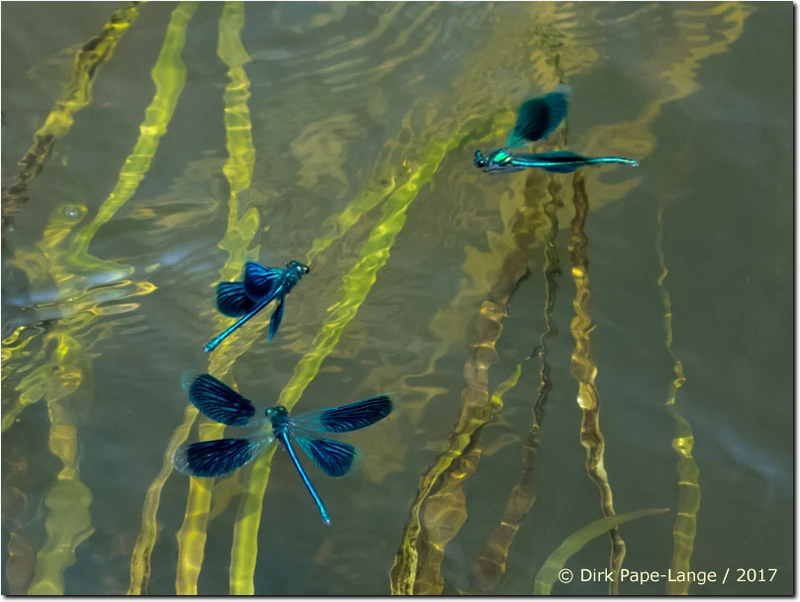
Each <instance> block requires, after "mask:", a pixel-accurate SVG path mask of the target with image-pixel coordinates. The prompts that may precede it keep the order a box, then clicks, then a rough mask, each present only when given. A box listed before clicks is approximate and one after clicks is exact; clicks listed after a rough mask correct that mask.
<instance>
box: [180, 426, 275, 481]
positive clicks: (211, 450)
mask: <svg viewBox="0 0 800 602" xmlns="http://www.w3.org/2000/svg"><path fill="white" fill-rule="evenodd" d="M273 441H274V437H273V436H272V434H269V435H266V436H262V437H261V438H259V439H215V440H214V441H201V442H199V443H192V444H190V445H187V444H184V445H181V446H180V447H179V448H178V450H177V451H176V452H175V455H174V456H173V457H172V463H173V466H175V469H176V470H177V471H178V472H182V473H183V474H186V475H190V476H195V477H218V476H220V475H223V474H226V473H229V472H233V471H234V470H236V469H237V468H241V467H242V466H244V465H245V464H247V463H248V462H250V461H251V460H253V459H254V458H255V457H256V456H258V454H260V453H261V452H262V451H264V449H266V447H267V446H268V445H269V444H270V443H272V442H273Z"/></svg>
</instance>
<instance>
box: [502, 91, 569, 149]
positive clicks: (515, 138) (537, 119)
mask: <svg viewBox="0 0 800 602" xmlns="http://www.w3.org/2000/svg"><path fill="white" fill-rule="evenodd" d="M570 96H571V89H570V87H569V86H566V85H561V86H559V87H558V88H556V89H555V90H554V91H553V92H549V93H548V94H545V95H543V96H538V97H536V98H531V99H530V100H527V101H525V102H524V103H522V106H521V107H520V108H519V112H518V113H517V123H516V125H514V129H513V130H511V133H510V134H509V136H508V140H507V141H506V148H509V149H512V148H517V147H520V146H523V145H525V144H528V143H530V142H536V141H537V140H542V139H543V138H547V137H548V136H549V135H550V134H552V133H553V132H554V131H555V129H556V128H557V127H558V124H560V123H561V122H562V121H563V119H564V118H565V117H566V116H567V108H568V107H569V99H570Z"/></svg>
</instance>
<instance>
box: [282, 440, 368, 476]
mask: <svg viewBox="0 0 800 602" xmlns="http://www.w3.org/2000/svg"><path fill="white" fill-rule="evenodd" d="M289 432H290V433H291V435H292V438H293V439H294V440H295V441H297V444H298V445H299V446H300V449H302V450H303V452H305V454H306V455H307V456H308V457H309V458H311V459H312V460H313V461H314V464H316V465H317V466H318V467H319V469H320V470H321V471H322V472H324V473H325V474H326V475H328V476H329V477H343V476H344V475H346V474H347V473H349V472H352V471H353V470H354V469H355V467H356V466H357V465H358V458H359V457H360V454H359V453H358V450H357V449H356V448H355V447H353V446H352V445H350V444H349V443H342V442H341V441H333V440H331V439H311V438H307V437H303V436H301V435H299V434H297V433H295V432H294V431H291V430H290V431H289Z"/></svg>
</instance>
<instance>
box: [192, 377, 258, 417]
mask: <svg viewBox="0 0 800 602" xmlns="http://www.w3.org/2000/svg"><path fill="white" fill-rule="evenodd" d="M182 384H183V388H184V390H185V391H186V393H188V395H189V400H190V401H191V402H192V403H193V404H194V405H195V407H196V408H197V409H198V410H200V412H202V414H203V415H204V416H207V417H208V418H211V420H214V421H216V422H221V423H222V424H227V425H228V426H254V425H256V424H260V423H262V422H263V421H264V418H263V417H256V408H255V406H253V403H252V402H251V401H250V400H249V399H246V398H244V397H242V396H241V395H239V394H238V393H237V392H236V391H234V390H233V389H231V388H230V387H229V386H228V385H226V384H224V383H222V382H220V381H218V380H217V379H216V378H214V377H213V376H211V375H210V374H200V375H199V376H196V375H195V374H193V373H191V372H187V373H186V374H184V375H183V380H182Z"/></svg>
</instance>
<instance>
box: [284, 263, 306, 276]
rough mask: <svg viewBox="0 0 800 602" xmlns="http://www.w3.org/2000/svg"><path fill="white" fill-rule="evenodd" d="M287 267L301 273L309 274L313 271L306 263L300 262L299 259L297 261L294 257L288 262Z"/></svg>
mask: <svg viewBox="0 0 800 602" xmlns="http://www.w3.org/2000/svg"><path fill="white" fill-rule="evenodd" d="M286 269H287V270H296V271H297V272H298V273H299V274H301V275H302V274H308V273H309V272H310V271H311V270H310V269H309V268H308V266H307V265H306V264H304V263H300V262H299V261H296V260H294V259H292V260H291V261H290V262H289V263H287V264H286Z"/></svg>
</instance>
